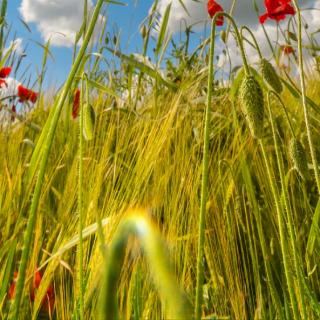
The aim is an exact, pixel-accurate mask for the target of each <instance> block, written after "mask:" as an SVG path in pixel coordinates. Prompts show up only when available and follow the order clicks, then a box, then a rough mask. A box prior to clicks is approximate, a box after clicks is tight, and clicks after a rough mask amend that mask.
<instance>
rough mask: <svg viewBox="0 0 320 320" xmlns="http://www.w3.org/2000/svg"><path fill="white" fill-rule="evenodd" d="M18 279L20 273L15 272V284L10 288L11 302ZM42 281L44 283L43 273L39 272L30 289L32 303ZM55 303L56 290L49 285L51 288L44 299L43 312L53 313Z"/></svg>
mask: <svg viewBox="0 0 320 320" xmlns="http://www.w3.org/2000/svg"><path fill="white" fill-rule="evenodd" d="M17 278H18V272H14V279H13V282H12V283H11V285H10V287H9V291H8V299H9V300H12V299H14V295H15V291H16V282H17ZM41 281H42V273H41V272H40V271H38V270H37V271H36V272H35V274H34V278H33V282H32V285H31V287H30V300H31V301H32V302H34V301H35V298H36V292H37V290H38V288H39V287H40V284H41ZM54 303H55V295H54V288H53V285H49V287H48V288H47V292H46V295H45V297H44V298H43V299H42V302H41V309H42V310H43V311H46V312H48V313H52V311H53V308H54Z"/></svg>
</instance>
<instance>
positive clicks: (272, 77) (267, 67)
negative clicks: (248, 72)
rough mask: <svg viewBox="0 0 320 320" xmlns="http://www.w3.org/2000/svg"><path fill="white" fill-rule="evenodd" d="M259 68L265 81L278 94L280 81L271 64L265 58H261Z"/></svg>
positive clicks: (280, 88) (280, 89)
mask: <svg viewBox="0 0 320 320" xmlns="http://www.w3.org/2000/svg"><path fill="white" fill-rule="evenodd" d="M260 70H261V74H262V77H263V79H264V80H265V81H266V82H267V84H268V85H269V86H270V87H271V88H272V89H273V90H274V91H275V92H276V93H278V94H280V93H281V92H282V89H283V88H282V83H281V81H280V78H279V76H278V74H277V72H276V70H275V69H274V67H273V66H272V64H271V63H270V62H269V61H267V60H266V59H262V60H261V62H260Z"/></svg>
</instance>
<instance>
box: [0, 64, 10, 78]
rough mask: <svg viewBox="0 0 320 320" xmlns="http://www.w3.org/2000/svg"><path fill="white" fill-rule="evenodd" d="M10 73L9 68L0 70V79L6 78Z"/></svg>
mask: <svg viewBox="0 0 320 320" xmlns="http://www.w3.org/2000/svg"><path fill="white" fill-rule="evenodd" d="M10 72H11V67H3V68H1V69H0V78H2V79H3V78H6V77H7V76H8V75H9V74H10Z"/></svg>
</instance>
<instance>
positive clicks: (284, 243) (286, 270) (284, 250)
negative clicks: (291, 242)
mask: <svg viewBox="0 0 320 320" xmlns="http://www.w3.org/2000/svg"><path fill="white" fill-rule="evenodd" d="M259 143H260V147H261V151H262V155H263V159H264V162H265V166H266V169H267V176H268V179H269V184H270V187H271V192H272V195H273V198H274V202H275V206H276V211H277V218H278V225H279V235H280V246H281V252H282V256H283V267H284V273H285V276H286V281H287V286H288V291H289V296H290V301H291V305H292V309H293V319H295V320H299V319H300V317H299V310H298V305H297V301H296V299H295V293H294V284H293V279H292V275H291V271H290V261H289V257H288V253H289V251H288V244H287V239H286V235H285V233H286V229H285V221H284V215H283V211H282V209H281V206H280V199H279V197H278V190H277V187H276V184H275V179H274V177H272V174H271V168H270V165H269V161H268V157H267V153H266V150H265V147H264V144H263V142H262V140H261V139H259Z"/></svg>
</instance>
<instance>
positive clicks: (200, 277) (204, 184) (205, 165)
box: [195, 12, 250, 320]
mask: <svg viewBox="0 0 320 320" xmlns="http://www.w3.org/2000/svg"><path fill="white" fill-rule="evenodd" d="M221 17H225V18H227V19H229V20H230V22H231V24H232V26H233V28H234V30H235V33H236V40H237V42H238V45H239V48H240V52H241V57H242V60H243V64H244V68H245V72H246V74H250V69H249V65H248V62H247V58H246V54H245V51H244V47H243V42H242V38H241V35H240V33H239V30H238V27H237V25H236V23H235V21H234V19H233V18H232V17H231V16H230V15H229V14H228V13H225V12H217V13H216V14H215V15H214V16H213V20H212V24H211V36H210V51H209V75H208V93H207V104H206V111H205V123H204V137H203V159H202V178H201V199H200V212H199V229H198V254H197V284H196V303H195V320H199V319H201V312H202V311H201V306H202V300H203V288H202V286H203V281H204V260H203V259H204V258H203V252H204V241H205V215H206V206H207V200H208V178H209V177H208V176H209V137H210V113H211V102H212V94H213V90H214V83H213V80H214V63H213V59H214V51H215V34H216V22H217V21H218V19H219V18H221Z"/></svg>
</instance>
